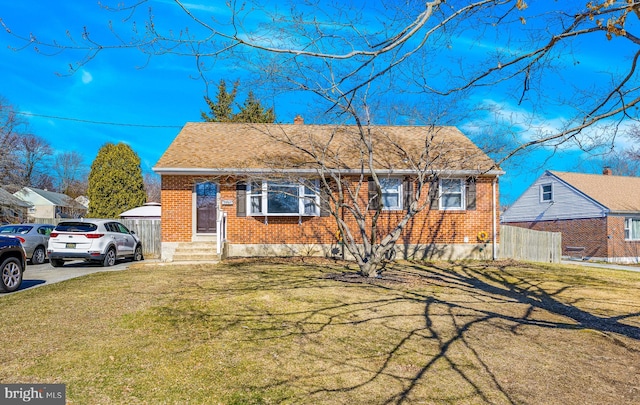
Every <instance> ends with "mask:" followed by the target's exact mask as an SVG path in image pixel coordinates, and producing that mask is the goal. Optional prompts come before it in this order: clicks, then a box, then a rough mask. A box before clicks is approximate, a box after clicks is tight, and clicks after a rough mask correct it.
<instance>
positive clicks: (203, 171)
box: [151, 167, 505, 176]
mask: <svg viewBox="0 0 640 405" xmlns="http://www.w3.org/2000/svg"><path fill="white" fill-rule="evenodd" d="M151 170H153V171H154V172H156V173H158V174H160V175H196V176H229V175H234V174H242V175H249V174H257V175H259V174H273V173H284V172H286V173H293V174H308V175H317V174H318V169H269V168H252V169H246V168H226V169H207V168H197V167H192V168H172V167H152V168H151ZM324 172H326V173H331V172H335V173H341V174H357V175H359V174H369V173H370V172H369V171H366V170H362V169H340V170H330V169H328V170H324ZM432 172H433V173H437V174H440V175H449V176H478V175H490V176H500V175H503V174H505V172H504V171H502V170H487V171H482V170H433V171H432ZM376 173H381V174H390V175H410V174H415V173H416V170H409V169H398V170H393V169H391V170H388V169H380V170H376Z"/></svg>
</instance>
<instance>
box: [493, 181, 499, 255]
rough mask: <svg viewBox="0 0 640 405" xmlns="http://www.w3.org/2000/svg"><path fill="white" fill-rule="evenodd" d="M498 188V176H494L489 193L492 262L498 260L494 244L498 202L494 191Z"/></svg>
mask: <svg viewBox="0 0 640 405" xmlns="http://www.w3.org/2000/svg"><path fill="white" fill-rule="evenodd" d="M497 188H498V176H497V175H496V177H495V179H493V181H492V182H491V192H492V199H491V201H492V211H493V213H492V214H493V218H492V220H493V223H492V227H493V229H492V233H493V237H492V238H491V244H492V248H493V260H498V244H497V242H496V238H497V237H498V224H497V211H498V201H497V199H496V189H497Z"/></svg>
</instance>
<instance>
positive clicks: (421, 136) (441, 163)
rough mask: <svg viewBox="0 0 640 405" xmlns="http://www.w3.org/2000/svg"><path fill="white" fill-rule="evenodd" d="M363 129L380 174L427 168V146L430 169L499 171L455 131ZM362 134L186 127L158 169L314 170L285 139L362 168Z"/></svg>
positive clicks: (331, 162)
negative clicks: (420, 166) (418, 165)
mask: <svg viewBox="0 0 640 405" xmlns="http://www.w3.org/2000/svg"><path fill="white" fill-rule="evenodd" d="M365 130H366V131H370V134H371V139H372V140H373V144H374V150H375V152H374V154H375V163H374V167H375V169H376V170H389V171H392V172H393V171H397V172H402V171H410V170H413V168H412V165H411V162H412V161H413V162H416V161H418V160H420V162H422V163H423V164H424V162H425V161H424V156H423V155H424V151H425V150H426V148H425V145H426V142H428V143H429V145H430V147H429V169H432V170H441V171H464V172H475V173H484V172H487V171H490V170H492V169H495V163H494V162H493V160H491V159H490V158H489V157H488V156H487V155H486V154H485V153H484V152H482V151H481V150H480V149H479V148H478V147H477V146H476V145H475V144H474V143H473V142H472V141H471V140H469V138H467V137H466V136H464V134H462V132H460V131H459V130H458V129H457V128H455V127H421V126H373V127H367V128H365ZM358 134H359V132H358V128H357V127H355V126H332V125H301V124H292V125H288V124H239V123H212V122H198V123H187V124H186V125H185V126H184V127H183V128H182V130H181V131H180V133H179V134H178V135H177V137H176V138H175V139H174V141H173V142H172V143H171V145H170V146H169V148H168V149H167V150H166V151H165V153H164V154H163V155H162V156H161V157H160V160H158V162H157V163H156V165H155V167H154V170H155V171H156V172H158V173H160V174H168V173H190V172H193V173H218V172H225V173H230V172H243V171H245V172H247V171H260V170H268V169H274V168H278V169H299V170H305V169H307V170H308V169H312V168H313V167H314V165H313V162H312V161H311V160H310V159H309V158H308V157H307V156H305V155H304V154H303V153H301V152H300V151H299V150H296V148H294V147H292V146H290V145H287V141H291V142H293V143H294V144H295V145H299V146H302V147H304V148H306V149H307V150H313V151H314V152H315V153H321V152H322V153H323V155H324V156H325V161H326V162H328V166H329V167H330V168H334V169H335V168H337V169H340V170H345V171H349V170H359V168H360V165H361V154H360V151H361V147H362V143H360V142H358V139H359V135H358ZM421 157H422V158H421ZM492 173H493V174H499V173H502V172H501V171H499V169H498V170H495V171H494V172H492Z"/></svg>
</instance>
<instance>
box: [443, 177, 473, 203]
mask: <svg viewBox="0 0 640 405" xmlns="http://www.w3.org/2000/svg"><path fill="white" fill-rule="evenodd" d="M444 181H457V182H458V184H459V185H460V189H459V192H455V193H445V192H444V187H443V186H442V182H444ZM466 186H467V184H466V181H465V179H462V178H447V179H440V180H439V182H438V209H439V210H442V211H465V210H466V209H467V202H466V195H465V194H466ZM454 194H456V195H457V194H460V206H458V207H445V205H444V201H445V198H444V196H445V195H454Z"/></svg>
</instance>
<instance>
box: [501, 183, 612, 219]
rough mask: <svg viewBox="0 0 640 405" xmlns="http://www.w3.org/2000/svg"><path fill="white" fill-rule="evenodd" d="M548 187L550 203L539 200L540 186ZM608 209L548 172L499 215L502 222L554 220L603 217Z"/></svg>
mask: <svg viewBox="0 0 640 405" xmlns="http://www.w3.org/2000/svg"><path fill="white" fill-rule="evenodd" d="M544 184H551V187H552V192H553V201H551V202H548V201H541V195H540V193H541V191H540V190H541V186H542V185H544ZM608 212H609V210H608V209H607V207H605V206H603V205H602V204H599V203H598V202H596V201H594V200H593V199H591V198H589V197H588V196H587V195H585V194H583V193H582V192H580V191H579V190H577V189H575V188H574V187H572V186H571V185H569V184H567V183H565V182H564V181H562V180H561V179H559V178H558V177H556V176H554V175H553V174H552V173H550V172H548V171H547V172H545V173H544V174H543V175H542V176H540V177H539V178H538V179H537V180H536V181H535V182H534V183H533V184H532V185H531V186H530V187H529V188H528V189H526V190H525V191H524V193H522V195H521V196H520V197H519V198H518V199H517V200H516V202H515V203H513V205H512V206H511V207H509V208H508V209H507V210H506V211H505V212H504V213H503V215H502V218H501V222H502V223H508V222H531V221H553V220H558V219H579V218H602V217H605V216H606V215H607V213H608Z"/></svg>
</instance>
